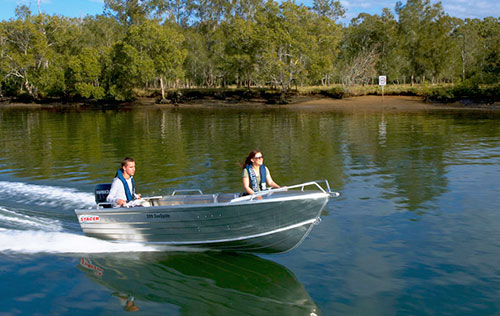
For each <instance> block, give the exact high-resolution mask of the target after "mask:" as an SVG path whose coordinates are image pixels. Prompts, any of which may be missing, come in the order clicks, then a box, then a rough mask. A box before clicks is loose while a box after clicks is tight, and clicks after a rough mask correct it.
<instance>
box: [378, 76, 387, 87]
mask: <svg viewBox="0 0 500 316" xmlns="http://www.w3.org/2000/svg"><path fill="white" fill-rule="evenodd" d="M386 83H387V77H386V76H378V85H379V86H385V84H386Z"/></svg>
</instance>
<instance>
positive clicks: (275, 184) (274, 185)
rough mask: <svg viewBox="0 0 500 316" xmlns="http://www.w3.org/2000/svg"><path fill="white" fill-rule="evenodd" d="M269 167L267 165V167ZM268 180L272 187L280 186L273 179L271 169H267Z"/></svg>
mask: <svg viewBox="0 0 500 316" xmlns="http://www.w3.org/2000/svg"><path fill="white" fill-rule="evenodd" d="M266 169H267V167H266ZM266 181H267V184H268V185H269V186H270V187H271V188H275V189H277V188H279V187H280V186H279V185H278V184H277V183H276V182H274V181H273V178H272V177H271V172H269V169H267V170H266Z"/></svg>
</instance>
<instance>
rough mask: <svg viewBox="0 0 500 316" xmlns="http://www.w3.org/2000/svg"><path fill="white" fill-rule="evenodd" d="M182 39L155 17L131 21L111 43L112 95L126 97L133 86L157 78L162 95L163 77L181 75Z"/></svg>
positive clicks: (176, 77) (171, 77)
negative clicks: (125, 31)
mask: <svg viewBox="0 0 500 316" xmlns="http://www.w3.org/2000/svg"><path fill="white" fill-rule="evenodd" d="M183 40H184V37H183V36H182V34H180V32H178V31H177V30H176V29H175V28H174V27H171V26H168V25H160V24H159V23H158V21H155V20H145V21H144V22H143V23H141V24H139V25H131V26H130V27H129V29H128V31H127V34H126V36H125V38H124V40H123V41H121V42H118V43H117V44H115V46H114V47H113V52H112V62H113V65H112V76H111V79H110V86H109V89H110V90H109V91H110V93H111V95H112V96H113V97H115V99H118V100H123V99H129V98H131V96H132V88H135V87H138V86H141V85H142V86H144V85H145V84H146V83H147V82H148V81H151V80H154V79H157V80H159V82H160V86H161V92H162V98H163V99H164V98H165V88H166V86H165V80H171V81H174V82H175V81H177V80H178V79H181V78H182V77H183V69H182V65H183V62H184V59H185V57H186V52H185V51H184V50H183V49H182V42H183Z"/></svg>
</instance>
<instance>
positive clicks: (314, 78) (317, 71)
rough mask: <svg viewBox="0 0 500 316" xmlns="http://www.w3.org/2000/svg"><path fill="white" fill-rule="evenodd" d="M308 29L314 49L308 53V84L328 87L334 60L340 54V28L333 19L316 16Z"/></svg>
mask: <svg viewBox="0 0 500 316" xmlns="http://www.w3.org/2000/svg"><path fill="white" fill-rule="evenodd" d="M312 22H313V23H312V25H311V28H310V32H311V34H313V41H314V46H313V47H314V49H312V50H310V52H309V62H308V64H307V71H308V78H309V82H310V83H312V84H318V83H321V85H323V86H325V85H329V84H330V83H331V79H332V76H333V74H334V72H335V67H336V60H337V58H338V55H339V54H340V42H341V39H342V26H341V25H339V24H337V23H336V22H335V20H334V19H332V18H330V17H327V16H324V15H319V14H316V15H315V16H313V21H312Z"/></svg>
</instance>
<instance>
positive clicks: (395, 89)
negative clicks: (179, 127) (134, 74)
mask: <svg viewBox="0 0 500 316" xmlns="http://www.w3.org/2000/svg"><path fill="white" fill-rule="evenodd" d="M135 94H136V96H138V97H156V98H160V94H159V92H158V91H157V90H147V91H146V90H136V91H135ZM366 95H382V88H381V87H380V86H378V85H355V86H342V85H332V86H326V87H322V86H308V87H293V89H290V90H289V91H288V93H287V99H288V100H292V99H293V97H296V96H322V97H328V98H334V99H343V98H348V97H355V96H366ZM384 95H394V96H420V97H422V98H423V99H424V100H428V101H433V102H442V103H451V102H458V101H462V102H465V103H467V102H470V103H493V102H499V101H500V84H494V85H474V84H469V83H465V84H441V85H428V84H415V85H387V86H385V87H384ZM166 98H167V99H168V100H170V101H171V102H173V103H179V102H183V101H192V100H202V99H212V100H221V101H228V102H240V101H250V100H253V101H257V102H265V103H270V104H273V103H280V102H282V101H283V100H282V94H281V92H280V91H279V90H276V89H270V88H257V87H253V88H250V89H248V88H243V87H241V88H237V87H236V86H234V87H231V86H230V87H225V88H189V89H171V90H169V91H168V93H167V96H166Z"/></svg>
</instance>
